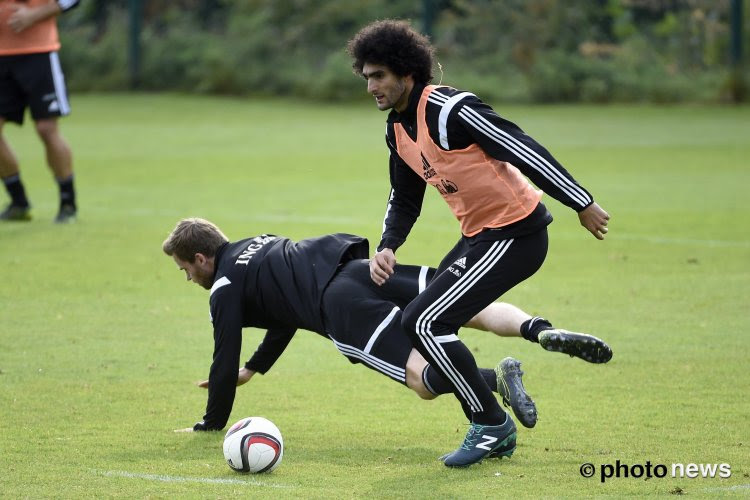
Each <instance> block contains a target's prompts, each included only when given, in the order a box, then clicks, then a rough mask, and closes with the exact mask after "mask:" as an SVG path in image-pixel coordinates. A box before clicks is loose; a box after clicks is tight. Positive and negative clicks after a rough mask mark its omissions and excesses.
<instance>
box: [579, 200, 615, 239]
mask: <svg viewBox="0 0 750 500" xmlns="http://www.w3.org/2000/svg"><path fill="white" fill-rule="evenodd" d="M578 220H580V221H581V225H582V226H583V227H585V228H586V229H587V230H588V231H589V232H590V233H591V234H593V235H594V237H595V238H596V239H598V240H603V239H604V236H605V235H606V234H607V231H609V228H608V227H607V224H608V222H609V214H608V213H607V212H606V211H604V209H603V208H602V207H600V206H599V204H598V203H596V202H594V203H592V204H591V205H589V206H588V207H586V208H585V209H583V210H581V211H580V212H578Z"/></svg>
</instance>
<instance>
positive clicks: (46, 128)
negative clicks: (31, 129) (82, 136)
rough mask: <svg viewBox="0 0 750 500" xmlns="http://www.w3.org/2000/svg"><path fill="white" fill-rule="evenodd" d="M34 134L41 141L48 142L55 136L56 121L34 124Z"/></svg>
mask: <svg viewBox="0 0 750 500" xmlns="http://www.w3.org/2000/svg"><path fill="white" fill-rule="evenodd" d="M35 127H36V132H37V134H39V137H41V139H42V140H43V141H45V142H46V141H49V140H51V139H52V138H54V137H55V135H56V134H57V121H56V120H39V121H37V122H36V123H35Z"/></svg>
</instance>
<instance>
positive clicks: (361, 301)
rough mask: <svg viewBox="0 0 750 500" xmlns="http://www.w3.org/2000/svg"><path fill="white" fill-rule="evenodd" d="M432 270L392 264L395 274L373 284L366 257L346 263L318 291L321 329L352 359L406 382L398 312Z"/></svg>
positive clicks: (406, 349)
mask: <svg viewBox="0 0 750 500" xmlns="http://www.w3.org/2000/svg"><path fill="white" fill-rule="evenodd" d="M434 272H435V270H434V269H430V268H427V267H420V266H405V265H401V264H397V265H396V270H395V273H394V274H393V275H392V276H391V277H390V278H389V279H388V280H387V281H386V283H385V284H384V285H382V286H378V285H376V284H375V283H374V282H373V281H372V279H370V266H369V261H367V260H353V261H349V262H347V263H346V264H345V265H344V266H342V268H341V269H340V270H339V271H338V272H337V273H336V276H334V278H333V279H332V280H331V282H330V283H329V284H328V287H327V288H326V290H325V292H324V293H323V302H322V308H323V321H324V323H325V328H326V333H327V334H328V336H329V337H330V338H331V340H333V342H334V344H335V345H336V348H337V349H338V350H339V351H340V352H341V353H342V354H343V355H344V356H346V357H347V358H348V359H349V361H351V362H352V363H362V364H364V365H366V366H368V367H369V368H372V369H373V370H376V371H379V372H381V373H383V374H385V375H388V376H389V377H391V378H392V379H394V380H397V381H399V382H401V383H406V371H405V370H406V362H407V360H408V359H409V354H410V353H411V350H412V343H411V341H410V340H409V337H408V336H407V335H406V333H405V332H404V330H403V328H402V327H401V311H402V310H403V308H404V307H406V304H408V303H409V302H410V301H411V300H413V299H414V297H416V296H417V295H418V294H419V293H420V292H421V291H422V290H424V288H425V286H426V284H427V283H429V281H430V279H431V278H432V276H433V274H434Z"/></svg>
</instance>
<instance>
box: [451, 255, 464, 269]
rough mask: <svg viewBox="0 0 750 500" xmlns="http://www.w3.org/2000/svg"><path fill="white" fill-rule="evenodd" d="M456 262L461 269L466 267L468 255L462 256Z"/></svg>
mask: <svg viewBox="0 0 750 500" xmlns="http://www.w3.org/2000/svg"><path fill="white" fill-rule="evenodd" d="M454 264H456V265H457V266H458V267H460V268H461V269H466V257H461V258H460V259H458V260H457V261H456V262H455V263H454Z"/></svg>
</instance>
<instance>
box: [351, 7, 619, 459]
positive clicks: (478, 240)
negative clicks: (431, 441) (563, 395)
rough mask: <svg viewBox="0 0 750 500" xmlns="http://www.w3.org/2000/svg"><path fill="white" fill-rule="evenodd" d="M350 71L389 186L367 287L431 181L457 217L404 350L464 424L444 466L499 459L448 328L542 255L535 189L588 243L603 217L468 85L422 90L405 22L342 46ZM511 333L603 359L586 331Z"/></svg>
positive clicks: (368, 31)
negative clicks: (365, 101) (379, 138)
mask: <svg viewBox="0 0 750 500" xmlns="http://www.w3.org/2000/svg"><path fill="white" fill-rule="evenodd" d="M347 48H348V51H349V54H350V55H351V56H352V58H353V60H354V63H353V65H352V66H353V69H354V72H355V73H356V74H358V75H360V76H361V77H363V78H364V79H365V80H366V82H367V92H368V93H370V94H372V95H373V97H374V98H375V103H376V105H377V107H378V109H380V110H381V111H385V110H390V113H389V114H388V119H387V132H386V143H387V145H388V148H389V151H390V162H389V168H390V182H391V190H390V195H389V197H388V203H387V208H386V213H385V220H384V224H383V226H384V230H383V234H382V237H381V240H380V243H379V245H378V248H377V251H376V253H375V254H374V256H373V257H372V259H371V260H370V277H371V279H372V280H373V281H374V282H375V283H376V284H378V285H382V284H384V283H386V281H387V280H388V279H389V278H391V276H392V275H393V273H394V272H398V271H397V268H396V267H395V264H396V257H395V252H396V250H397V249H398V248H399V247H400V246H401V245H402V244H403V243H404V241H405V240H406V237H407V236H408V234H409V232H410V231H411V228H412V226H413V225H414V222H415V221H416V219H417V217H418V216H419V214H420V211H421V207H422V201H423V198H424V193H425V189H426V185H427V184H429V185H431V186H433V187H434V188H435V189H436V190H437V191H438V193H439V194H440V196H441V197H442V198H443V199H444V200H445V202H446V203H447V204H448V206H449V207H450V209H451V210H452V211H453V214H454V215H455V217H456V218H457V219H458V221H459V224H460V228H461V236H460V238H459V240H458V242H457V243H456V244H455V246H454V247H453V249H452V250H451V251H450V252H448V254H447V255H446V256H445V257H444V258H443V260H442V262H441V263H440V265H439V267H438V269H437V272H436V273H435V275H434V277H433V278H432V280H431V281H430V283H429V284H428V285H427V287H426V288H425V290H424V291H423V292H422V293H421V294H419V295H418V296H417V297H416V298H415V299H414V300H412V301H411V302H410V303H409V304H408V305H407V306H406V308H405V309H404V311H403V314H402V316H401V321H402V325H403V326H404V329H405V330H406V332H407V333H408V334H409V336H410V339H411V341H412V344H413V346H414V347H415V348H416V349H417V350H418V351H419V352H420V353H421V354H422V356H424V358H425V359H426V360H427V361H429V363H430V365H431V367H433V368H434V369H435V371H436V372H438V373H436V375H439V376H440V377H441V378H442V379H444V380H447V381H449V382H450V383H451V385H452V386H453V389H454V394H455V395H456V397H457V398H458V399H459V401H460V402H461V406H462V408H463V409H464V413H465V414H466V416H467V418H468V419H469V420H470V422H471V426H470V428H469V431H468V433H467V435H466V437H465V439H464V442H463V444H462V445H461V446H460V447H459V448H458V449H457V450H455V451H454V452H452V453H449V454H447V455H444V456H443V457H442V459H443V461H444V463H445V465H447V466H449V467H462V466H468V465H471V464H473V463H477V462H480V461H482V460H483V459H484V458H486V457H488V456H489V457H493V456H510V454H512V453H513V450H514V449H515V442H516V427H515V424H514V423H513V420H512V419H511V418H510V416H508V415H507V414H506V413H505V412H503V410H502V409H501V408H500V406H499V405H498V403H497V400H496V399H495V398H494V397H493V395H492V392H491V391H490V389H489V387H488V386H487V384H486V383H485V381H484V380H483V379H482V376H481V373H480V372H479V370H478V369H477V364H476V361H475V360H474V357H473V356H472V354H471V352H470V351H469V349H468V348H467V347H466V346H465V345H464V344H463V343H462V342H461V341H460V340H459V338H458V336H457V333H458V330H459V328H460V327H461V326H462V325H464V324H465V323H466V322H467V321H468V320H469V319H470V318H472V317H473V316H474V315H476V314H477V313H478V312H479V311H481V310H482V309H484V308H485V307H486V306H487V305H488V304H490V303H492V302H493V301H495V300H496V299H497V298H498V297H500V296H502V295H503V294H504V293H505V292H507V291H508V290H510V289H511V288H513V287H514V286H515V285H517V284H518V283H520V282H522V281H523V280H525V279H526V278H528V277H530V276H531V275H533V274H534V273H535V272H536V271H537V270H538V269H539V268H540V267H541V265H542V263H543V262H544V259H545V257H546V254H547V225H548V224H550V223H551V222H552V216H551V214H550V212H549V211H548V210H547V208H546V207H545V206H544V204H543V203H541V197H542V191H540V190H538V189H535V188H534V186H532V184H531V183H530V182H529V180H527V178H528V179H530V180H531V181H532V182H533V183H534V184H535V185H536V186H538V187H539V188H540V189H541V190H543V191H544V192H546V193H547V194H549V195H550V196H552V197H553V198H555V199H556V200H558V201H560V202H561V203H563V204H564V205H567V206H568V207H570V208H572V209H573V210H575V211H576V212H577V213H578V217H579V220H580V223H581V225H583V227H584V228H586V229H587V230H588V231H589V232H591V234H593V235H594V237H596V238H597V239H600V240H601V239H604V236H605V235H606V233H607V222H608V220H609V214H607V212H606V211H605V210H604V209H602V208H601V207H600V206H599V205H598V204H597V203H596V202H595V201H594V199H593V197H592V195H591V194H590V193H589V192H588V191H587V190H586V189H584V188H583V187H582V186H581V185H580V184H579V183H578V182H576V180H575V179H574V178H573V176H571V175H570V173H568V171H567V170H565V168H563V166H562V165H561V164H560V163H559V162H558V161H557V160H556V159H555V158H554V157H553V156H552V155H551V154H550V153H549V151H547V150H546V149H545V148H544V147H542V146H541V145H540V144H539V143H537V142H536V141H535V140H534V139H532V138H531V137H529V136H528V135H526V134H525V133H524V132H523V130H521V129H520V128H519V127H518V126H517V125H515V124H514V123H512V122H510V121H508V120H506V119H504V118H502V117H500V116H499V115H498V114H497V113H496V112H495V111H494V110H493V109H492V108H491V107H490V106H489V105H487V104H485V103H483V102H482V101H481V100H480V99H479V98H478V97H477V96H475V95H474V94H472V93H470V92H466V91H462V90H457V89H454V88H452V87H449V86H441V85H430V82H431V81H432V66H433V60H434V48H433V46H432V45H431V43H430V41H429V40H428V39H427V38H426V37H425V36H423V35H421V34H420V33H418V32H417V31H416V30H414V29H413V28H412V27H411V26H410V25H409V23H407V22H405V21H399V20H383V21H377V22H373V23H371V24H369V25H368V26H365V27H364V28H362V29H361V30H360V31H359V32H358V33H357V34H356V35H355V36H354V37H353V38H352V39H351V40H350V41H349V43H348V47H347ZM522 334H523V336H524V337H525V338H527V339H528V340H530V341H532V342H539V343H540V344H541V345H542V347H544V348H545V349H547V350H552V351H561V352H567V353H568V354H572V355H575V356H579V357H582V358H584V359H588V360H589V361H591V362H594V363H606V362H607V361H609V359H610V358H611V357H612V351H611V350H610V349H609V347H608V346H607V345H606V344H605V343H604V342H602V341H601V340H599V339H597V338H596V337H593V336H590V335H586V334H581V333H574V332H568V331H566V330H561V329H557V328H553V327H552V325H551V324H550V323H549V322H548V321H546V320H544V319H543V318H538V317H535V318H532V319H530V320H528V321H526V322H525V323H524V325H523V328H522Z"/></svg>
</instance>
